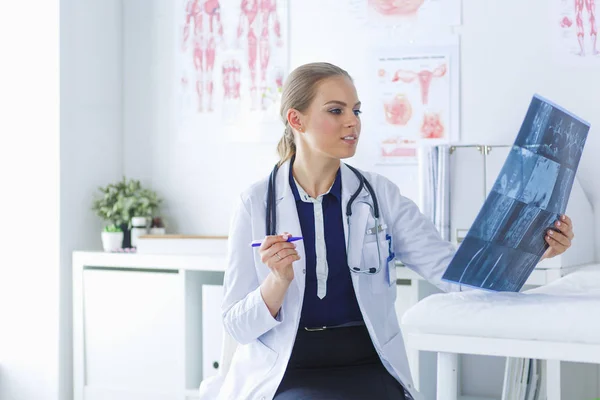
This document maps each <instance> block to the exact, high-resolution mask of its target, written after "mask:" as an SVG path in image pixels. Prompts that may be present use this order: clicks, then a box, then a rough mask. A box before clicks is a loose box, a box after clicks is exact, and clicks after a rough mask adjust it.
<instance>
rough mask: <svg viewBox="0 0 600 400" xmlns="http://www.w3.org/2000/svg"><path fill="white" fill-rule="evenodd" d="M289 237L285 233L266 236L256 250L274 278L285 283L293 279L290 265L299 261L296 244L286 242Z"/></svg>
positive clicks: (292, 270)
mask: <svg viewBox="0 0 600 400" xmlns="http://www.w3.org/2000/svg"><path fill="white" fill-rule="evenodd" d="M290 236H291V235H290V234H288V233H287V232H286V233H284V234H283V235H273V236H267V237H265V240H264V241H263V242H262V244H261V245H260V247H259V249H258V252H259V254H260V259H261V261H262V262H263V264H265V265H266V266H267V267H269V269H270V270H271V273H272V274H273V275H274V277H275V278H277V279H278V280H281V281H285V282H291V281H292V280H293V279H294V269H293V267H292V263H293V262H294V261H298V260H299V259H300V256H299V255H298V252H297V251H296V244H294V243H293V242H288V241H287V240H288V238H289V237H290Z"/></svg>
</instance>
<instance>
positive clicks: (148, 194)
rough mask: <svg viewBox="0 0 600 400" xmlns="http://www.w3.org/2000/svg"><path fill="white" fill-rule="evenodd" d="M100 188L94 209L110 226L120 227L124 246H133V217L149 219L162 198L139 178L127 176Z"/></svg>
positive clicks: (94, 202)
mask: <svg viewBox="0 0 600 400" xmlns="http://www.w3.org/2000/svg"><path fill="white" fill-rule="evenodd" d="M98 190H99V192H100V196H99V197H97V198H96V199H94V201H93V205H92V210H93V211H95V213H96V215H97V216H99V217H100V218H102V219H103V220H104V221H106V222H107V223H108V225H109V226H116V227H120V228H121V231H122V233H123V241H122V247H123V248H129V247H131V236H130V233H131V232H130V228H131V219H132V218H133V217H144V218H148V219H149V218H150V217H152V215H153V214H154V213H155V212H156V211H157V210H158V208H159V206H160V204H161V202H162V200H161V199H159V198H158V196H157V194H156V193H155V192H154V191H152V190H150V189H147V188H144V187H142V184H141V183H140V181H139V180H135V179H129V180H128V179H127V178H125V177H123V179H121V180H120V181H119V182H117V183H111V184H108V185H107V186H105V187H100V188H98Z"/></svg>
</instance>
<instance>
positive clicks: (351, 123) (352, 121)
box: [346, 114, 360, 128]
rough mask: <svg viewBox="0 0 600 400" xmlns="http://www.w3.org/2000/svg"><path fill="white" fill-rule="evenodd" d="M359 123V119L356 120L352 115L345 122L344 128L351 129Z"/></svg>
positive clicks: (356, 116)
mask: <svg viewBox="0 0 600 400" xmlns="http://www.w3.org/2000/svg"><path fill="white" fill-rule="evenodd" d="M359 123H360V118H358V115H355V114H352V116H351V117H350V118H349V119H348V121H346V126H347V127H348V128H351V127H353V126H356V125H358V124H359Z"/></svg>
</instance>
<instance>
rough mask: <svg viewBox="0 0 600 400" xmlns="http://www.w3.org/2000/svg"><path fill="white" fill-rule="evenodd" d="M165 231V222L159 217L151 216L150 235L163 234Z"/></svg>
mask: <svg viewBox="0 0 600 400" xmlns="http://www.w3.org/2000/svg"><path fill="white" fill-rule="evenodd" d="M165 233H166V228H165V223H164V222H163V219H162V218H161V217H154V218H152V224H151V225H150V234H151V235H164V234H165Z"/></svg>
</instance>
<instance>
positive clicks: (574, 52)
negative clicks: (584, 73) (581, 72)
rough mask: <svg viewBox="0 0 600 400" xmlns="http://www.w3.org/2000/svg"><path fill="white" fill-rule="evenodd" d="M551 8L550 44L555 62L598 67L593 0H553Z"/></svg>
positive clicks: (594, 1)
mask: <svg viewBox="0 0 600 400" xmlns="http://www.w3.org/2000/svg"><path fill="white" fill-rule="evenodd" d="M550 11H551V13H550V26H551V32H552V41H551V43H552V44H553V50H554V55H555V58H556V59H557V61H559V62H561V63H562V64H565V65H573V66H574V65H578V66H586V65H587V66H589V65H593V66H600V47H599V43H598V23H599V22H600V18H599V17H598V10H597V6H596V0H553V2H552V7H550Z"/></svg>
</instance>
